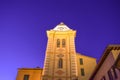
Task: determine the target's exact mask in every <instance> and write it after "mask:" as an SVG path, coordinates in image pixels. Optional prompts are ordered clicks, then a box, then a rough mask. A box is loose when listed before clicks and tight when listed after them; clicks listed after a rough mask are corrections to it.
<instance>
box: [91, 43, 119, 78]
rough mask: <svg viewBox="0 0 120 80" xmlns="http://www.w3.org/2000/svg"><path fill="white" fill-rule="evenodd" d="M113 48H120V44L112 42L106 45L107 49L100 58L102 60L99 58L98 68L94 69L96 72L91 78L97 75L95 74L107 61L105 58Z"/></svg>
mask: <svg viewBox="0 0 120 80" xmlns="http://www.w3.org/2000/svg"><path fill="white" fill-rule="evenodd" d="M112 50H120V44H110V45H108V46H107V47H106V49H105V50H104V53H103V55H102V57H101V58H100V60H99V62H98V64H97V66H96V68H95V70H94V72H93V74H92V76H91V78H90V79H92V78H93V77H94V76H95V74H96V73H97V71H98V70H99V69H100V67H101V66H102V64H103V62H104V61H105V59H106V58H107V56H108V55H109V53H110V52H111V51H112ZM119 54H120V53H119ZM119 56H120V55H119ZM119 56H118V57H119Z"/></svg>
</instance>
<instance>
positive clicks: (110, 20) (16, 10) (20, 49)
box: [0, 0, 120, 80]
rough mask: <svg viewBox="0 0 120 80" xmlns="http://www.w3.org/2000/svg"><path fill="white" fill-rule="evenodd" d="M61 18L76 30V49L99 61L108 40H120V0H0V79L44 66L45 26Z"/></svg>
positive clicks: (5, 79) (8, 78) (60, 20)
mask: <svg viewBox="0 0 120 80" xmlns="http://www.w3.org/2000/svg"><path fill="white" fill-rule="evenodd" d="M60 22H64V23H65V24H66V25H67V26H68V27H69V28H71V29H74V30H76V31H77V35H76V51H77V52H79V53H81V54H83V55H87V56H91V57H94V58H97V61H99V58H100V57H101V55H102V54H103V52H104V50H105V48H106V46H107V45H108V44H120V0H88V1H87V0H51V1H50V0H33V1H30V0H29V1H26V0H23V1H22V0H19V1H17V0H15V1H12V0H8V1H7V0H0V80H16V75H17V69H18V68H23V67H24V68H35V67H37V66H39V67H41V68H42V67H43V63H44V56H45V50H46V45H47V35H46V30H50V29H53V28H54V27H55V26H56V25H58V24H59V23H60Z"/></svg>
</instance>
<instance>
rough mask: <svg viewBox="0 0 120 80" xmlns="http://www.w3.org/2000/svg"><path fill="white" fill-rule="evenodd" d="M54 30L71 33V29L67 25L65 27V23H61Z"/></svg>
mask: <svg viewBox="0 0 120 80" xmlns="http://www.w3.org/2000/svg"><path fill="white" fill-rule="evenodd" d="M53 30H54V31H69V30H71V29H70V28H69V27H68V26H67V25H65V24H64V23H63V22H61V23H60V24H58V25H57V26H56V27H55V28H54V29H53Z"/></svg>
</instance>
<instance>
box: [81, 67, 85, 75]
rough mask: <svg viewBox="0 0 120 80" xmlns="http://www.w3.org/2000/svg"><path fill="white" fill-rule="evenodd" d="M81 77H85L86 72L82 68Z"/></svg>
mask: <svg viewBox="0 0 120 80" xmlns="http://www.w3.org/2000/svg"><path fill="white" fill-rule="evenodd" d="M81 76H85V72H84V69H83V68H81Z"/></svg>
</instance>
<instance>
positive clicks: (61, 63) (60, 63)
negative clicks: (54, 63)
mask: <svg viewBox="0 0 120 80" xmlns="http://www.w3.org/2000/svg"><path fill="white" fill-rule="evenodd" d="M58 68H63V59H62V58H60V59H59V61H58Z"/></svg>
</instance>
